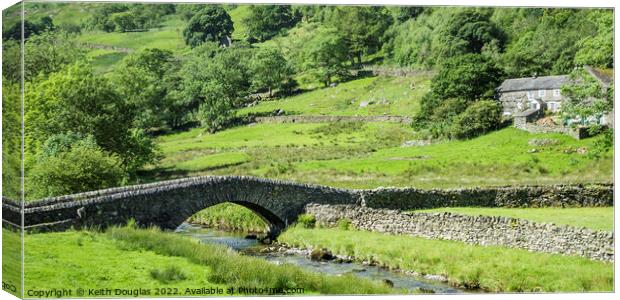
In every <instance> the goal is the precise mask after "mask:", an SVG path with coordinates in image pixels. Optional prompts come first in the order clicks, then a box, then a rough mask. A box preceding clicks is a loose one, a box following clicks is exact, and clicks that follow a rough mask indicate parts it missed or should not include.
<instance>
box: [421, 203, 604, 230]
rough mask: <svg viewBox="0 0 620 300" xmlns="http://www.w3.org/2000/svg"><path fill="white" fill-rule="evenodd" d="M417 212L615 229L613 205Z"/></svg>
mask: <svg viewBox="0 0 620 300" xmlns="http://www.w3.org/2000/svg"><path fill="white" fill-rule="evenodd" d="M415 212H431V213H435V212H451V213H456V214H464V215H474V216H478V215H482V216H503V217H511V218H519V219H525V220H530V221H534V222H538V223H554V224H557V225H568V226H573V227H585V228H590V229H594V230H604V231H614V208H613V207H570V208H557V207H542V208H496V207H493V208H491V207H443V208H434V209H424V210H415Z"/></svg>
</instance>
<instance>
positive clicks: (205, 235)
mask: <svg viewBox="0 0 620 300" xmlns="http://www.w3.org/2000/svg"><path fill="white" fill-rule="evenodd" d="M175 232H177V233H178V234H183V235H188V236H191V237H193V238H195V239H198V240H200V241H201V242H203V243H207V244H222V245H226V246H228V247H230V248H232V249H234V250H237V251H244V250H248V249H251V248H252V249H253V250H256V251H244V253H245V254H246V255H251V256H253V257H258V258H262V259H265V260H267V261H269V262H272V263H274V264H284V263H289V264H294V265H298V266H300V267H302V268H304V269H306V270H309V271H312V272H317V273H322V274H331V275H339V274H345V273H352V274H354V275H355V276H359V277H362V278H366V279H370V280H379V281H380V280H386V279H387V280H389V281H391V282H393V283H394V287H395V288H399V289H407V290H409V291H414V290H416V289H423V290H427V291H428V290H432V291H434V292H435V293H462V292H464V291H463V290H460V289H456V288H454V287H451V286H449V285H447V284H445V283H441V282H437V281H431V280H425V279H422V278H418V277H414V276H409V275H405V274H401V273H397V272H393V271H389V270H386V269H384V268H381V267H378V266H368V265H362V264H361V263H357V262H352V263H336V262H331V261H314V260H311V259H310V258H308V257H307V256H305V255H301V254H288V253H287V254H284V253H280V252H269V253H260V252H259V251H258V250H260V248H261V247H262V248H264V247H267V246H266V245H262V244H260V243H259V242H258V241H257V240H256V239H246V238H245V237H246V235H247V234H246V233H243V232H228V231H220V230H214V229H210V228H204V227H201V226H198V225H193V224H188V223H183V224H182V225H181V226H179V228H177V230H176V231H175Z"/></svg>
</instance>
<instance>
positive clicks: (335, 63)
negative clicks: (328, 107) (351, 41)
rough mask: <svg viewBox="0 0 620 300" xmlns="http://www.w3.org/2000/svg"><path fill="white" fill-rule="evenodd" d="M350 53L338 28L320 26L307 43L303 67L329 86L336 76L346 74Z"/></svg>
mask: <svg viewBox="0 0 620 300" xmlns="http://www.w3.org/2000/svg"><path fill="white" fill-rule="evenodd" d="M348 54H349V51H348V48H347V44H346V42H345V39H344V37H343V36H342V35H341V34H340V33H339V32H338V30H337V29H335V28H327V27H319V28H317V29H316V31H315V32H314V33H313V36H312V37H311V38H310V40H308V43H307V44H306V47H305V49H304V52H303V64H302V69H303V70H304V71H306V72H308V73H309V74H311V75H312V76H313V77H314V78H316V79H317V80H319V81H321V82H323V83H324V84H325V86H328V85H329V84H331V83H332V80H333V78H334V77H335V76H338V75H345V73H346V66H345V64H344V63H345V62H346V61H347V58H348Z"/></svg>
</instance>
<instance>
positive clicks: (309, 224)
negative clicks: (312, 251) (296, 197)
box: [297, 214, 316, 228]
mask: <svg viewBox="0 0 620 300" xmlns="http://www.w3.org/2000/svg"><path fill="white" fill-rule="evenodd" d="M297 224H299V225H300V226H301V227H303V228H314V226H315V225H316V218H315V217H314V215H311V214H301V215H299V217H298V218H297Z"/></svg>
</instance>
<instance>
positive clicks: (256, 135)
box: [146, 123, 613, 188]
mask: <svg viewBox="0 0 620 300" xmlns="http://www.w3.org/2000/svg"><path fill="white" fill-rule="evenodd" d="M600 138H601V137H593V138H588V139H583V140H575V139H573V138H571V137H568V136H565V135H561V134H531V133H527V132H524V131H520V130H517V129H514V128H505V129H501V130H499V131H496V132H492V133H490V134H487V135H484V136H481V137H478V138H474V139H471V140H464V141H443V142H437V143H436V144H431V145H428V146H417V147H415V146H414V147H402V146H401V144H402V143H403V142H405V141H407V140H411V139H415V133H414V132H412V131H411V130H410V129H409V127H408V126H407V125H404V124H395V123H336V124H256V125H252V126H243V127H236V128H232V129H228V130H226V131H222V132H217V133H215V134H208V133H205V132H204V131H202V130H200V129H192V130H190V131H187V132H181V133H176V134H171V135H166V136H162V137H160V138H158V144H159V146H160V147H161V151H162V153H163V154H164V156H165V158H164V159H163V160H162V161H161V162H160V164H159V165H155V166H151V167H150V169H149V170H147V171H146V174H149V175H148V176H150V178H154V179H166V178H174V177H175V176H177V177H178V176H191V175H206V174H216V175H224V174H238V175H254V176H260V177H271V178H279V179H287V180H294V181H300V182H307V183H316V184H324V185H330V186H338V187H346V188H376V187H379V186H414V187H419V188H448V187H464V186H470V187H471V186H496V185H520V184H556V183H589V182H609V181H611V178H612V173H613V168H612V166H613V165H612V157H613V156H612V155H613V151H609V152H607V153H604V154H603V155H602V156H601V157H600V158H598V159H597V158H594V157H592V156H590V155H588V153H587V151H589V150H590V149H592V148H593V147H594V143H595V142H596V141H597V140H598V139H600ZM536 139H551V140H553V141H554V144H553V145H548V146H532V145H530V142H531V141H533V140H536ZM584 149H585V152H584ZM577 150H579V151H577ZM224 153H227V155H224ZM243 154H245V155H243ZM204 160H207V161H208V163H204Z"/></svg>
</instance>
